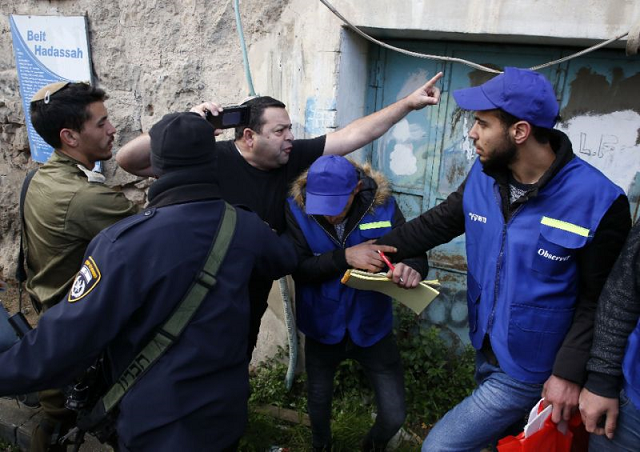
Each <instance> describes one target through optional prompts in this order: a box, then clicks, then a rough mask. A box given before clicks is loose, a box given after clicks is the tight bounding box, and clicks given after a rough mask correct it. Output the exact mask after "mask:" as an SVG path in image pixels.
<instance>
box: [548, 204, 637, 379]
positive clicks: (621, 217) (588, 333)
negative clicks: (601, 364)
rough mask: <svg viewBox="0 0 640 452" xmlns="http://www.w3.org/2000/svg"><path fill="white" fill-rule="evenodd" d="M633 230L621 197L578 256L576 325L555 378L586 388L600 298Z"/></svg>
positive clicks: (555, 369) (557, 361)
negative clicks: (594, 325)
mask: <svg viewBox="0 0 640 452" xmlns="http://www.w3.org/2000/svg"><path fill="white" fill-rule="evenodd" d="M630 228H631V216H630V213H629V201H628V199H627V197H626V196H620V197H619V198H618V199H617V200H615V201H614V203H613V204H612V205H611V207H609V210H607V213H606V214H605V215H604V217H603V218H602V220H601V221H600V225H599V226H598V229H597V230H596V232H595V234H594V237H593V240H592V241H591V243H589V245H587V246H585V247H584V248H583V249H581V250H579V252H578V255H577V263H578V278H579V280H578V300H577V302H576V310H575V313H574V315H573V323H572V324H571V328H570V329H569V332H568V333H567V335H566V337H565V339H564V342H563V343H562V346H561V347H560V350H558V354H557V355H556V359H555V363H554V366H553V374H554V375H555V376H557V377H560V378H564V379H565V380H569V381H572V382H574V383H578V384H580V385H582V384H584V381H585V377H586V365H587V361H588V359H589V351H590V349H591V343H592V339H593V324H594V320H595V314H596V307H597V304H598V297H600V292H601V291H602V287H603V286H604V283H605V281H606V280H607V277H608V276H609V272H610V271H611V267H613V264H614V262H615V261H616V258H617V257H618V255H619V254H620V250H621V249H622V245H623V244H624V241H625V239H626V238H627V235H628V233H629V229H630Z"/></svg>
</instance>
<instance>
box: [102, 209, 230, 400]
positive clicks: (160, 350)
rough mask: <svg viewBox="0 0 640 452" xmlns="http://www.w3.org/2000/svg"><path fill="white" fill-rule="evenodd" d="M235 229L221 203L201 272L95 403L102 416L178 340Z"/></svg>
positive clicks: (213, 279) (208, 286)
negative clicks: (102, 407)
mask: <svg viewBox="0 0 640 452" xmlns="http://www.w3.org/2000/svg"><path fill="white" fill-rule="evenodd" d="M235 226H236V211H235V209H234V208H233V207H232V206H231V205H230V204H227V203H225V209H224V211H223V217H222V221H221V222H220V226H219V227H218V231H217V233H216V236H215V238H214V241H213V243H212V244H211V248H210V249H209V254H208V256H207V260H206V262H205V264H204V266H203V268H202V270H201V271H200V273H199V274H198V276H197V277H196V278H195V280H194V281H193V283H192V284H191V287H190V288H189V290H188V291H187V293H186V294H185V296H184V297H183V298H182V300H181V301H180V303H179V304H178V305H177V307H176V308H175V310H174V311H173V313H172V314H171V316H170V317H169V318H168V319H167V320H166V321H165V322H164V324H163V325H162V326H161V327H160V328H159V329H158V331H157V332H156V334H155V336H154V337H153V338H152V339H151V340H150V341H149V342H148V343H147V345H146V346H145V347H144V348H143V349H142V351H140V353H138V355H137V356H136V357H135V358H134V359H133V361H132V362H131V364H129V367H127V368H126V369H125V371H124V372H123V373H122V374H121V375H120V378H118V381H116V383H114V384H113V386H111V388H109V390H108V391H107V393H106V394H105V395H104V396H103V397H102V399H101V401H99V402H98V403H100V402H102V404H103V405H104V411H105V412H106V413H108V412H109V411H111V410H112V409H113V408H114V407H115V406H116V405H117V404H118V403H119V402H120V400H121V399H122V397H123V396H124V395H125V394H126V393H127V391H128V390H129V389H130V388H131V387H132V386H133V385H134V384H135V382H136V381H138V379H139V378H140V377H141V376H142V375H144V374H145V373H146V372H147V370H149V368H150V367H151V366H152V365H153V364H154V363H155V362H156V361H157V360H158V358H160V357H161V356H162V355H163V354H164V353H165V352H166V351H167V350H168V349H169V347H171V345H173V343H174V342H175V341H177V340H178V338H179V337H180V334H181V333H182V331H183V330H184V328H185V327H186V326H187V324H188V323H189V321H190V320H191V318H192V317H193V315H194V314H195V312H196V311H197V310H198V308H199V307H200V304H201V303H202V300H204V298H205V297H206V296H207V294H208V293H209V291H210V290H211V289H212V288H213V287H214V286H215V285H216V282H217V281H216V274H217V273H218V269H219V268H220V264H221V263H222V261H223V260H224V258H225V256H226V254H227V250H228V249H229V245H230V244H231V239H232V238H233V234H234V231H235Z"/></svg>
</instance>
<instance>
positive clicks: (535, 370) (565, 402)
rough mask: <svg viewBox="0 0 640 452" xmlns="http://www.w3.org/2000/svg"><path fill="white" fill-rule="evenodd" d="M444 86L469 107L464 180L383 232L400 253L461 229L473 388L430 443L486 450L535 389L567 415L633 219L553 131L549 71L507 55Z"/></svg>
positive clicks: (530, 401)
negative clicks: (479, 81) (469, 161)
mask: <svg viewBox="0 0 640 452" xmlns="http://www.w3.org/2000/svg"><path fill="white" fill-rule="evenodd" d="M453 97H454V98H455V100H456V102H457V103H458V105H459V106H460V107H461V108H462V109H465V110H472V111H473V112H474V117H475V121H474V124H473V127H472V128H471V130H470V131H469V135H468V136H469V138H471V139H472V140H473V142H474V146H475V148H476V154H477V156H478V157H477V159H476V161H475V163H474V165H473V167H472V168H471V171H470V172H469V175H468V176H467V179H466V180H465V182H464V183H463V184H462V186H461V187H460V188H459V189H458V190H457V191H456V192H454V193H452V194H450V195H449V196H448V197H447V199H446V200H445V201H444V202H443V203H441V204H439V205H438V206H436V207H434V208H433V209H431V210H429V211H427V212H425V213H423V214H422V215H421V216H419V217H418V218H416V219H414V220H412V221H411V222H408V223H407V224H406V225H405V226H404V227H402V228H399V229H396V230H395V231H392V232H391V234H390V235H389V236H388V237H385V238H383V239H382V240H380V243H383V244H387V245H393V246H396V247H397V248H398V253H397V256H396V258H397V259H402V258H404V257H408V256H412V255H416V254H417V253H424V252H425V251H427V250H429V249H431V248H433V247H434V246H437V245H439V244H442V243H446V242H448V241H449V240H451V239H453V238H454V237H456V236H458V235H461V234H463V233H464V234H466V236H465V239H466V251H467V263H468V273H467V304H468V309H469V336H470V338H471V343H472V344H473V346H474V347H475V348H476V350H477V351H478V352H477V355H476V357H477V359H476V380H477V382H478V388H477V389H476V390H475V391H474V392H473V393H472V395H471V396H469V397H467V398H466V399H465V400H463V401H462V402H461V403H459V404H458V405H457V406H456V407H454V408H453V409H452V410H450V411H449V412H448V413H447V414H446V415H445V416H444V417H443V418H442V419H441V420H440V421H439V422H438V423H437V424H436V425H435V426H434V428H433V429H432V430H431V431H430V433H429V435H428V437H427V438H426V440H425V442H424V444H423V447H422V450H423V451H425V452H434V451H444V450H446V451H477V450H481V449H482V448H484V447H485V446H486V445H487V444H488V443H491V442H494V441H496V440H498V439H499V438H500V437H501V436H502V435H503V434H504V430H505V429H507V428H508V427H509V426H511V425H512V424H514V423H517V422H518V421H519V420H521V419H523V418H524V416H525V414H526V413H528V412H529V410H530V409H531V407H532V406H533V405H534V404H535V403H536V402H537V401H538V400H539V399H540V396H541V395H542V396H543V397H544V398H545V403H547V404H551V405H552V406H553V412H552V419H553V421H554V422H559V421H560V420H561V419H562V418H564V419H569V418H570V417H571V415H572V413H573V412H574V411H575V410H576V409H577V406H578V397H579V394H580V388H581V386H582V384H583V382H584V379H585V375H586V362H587V360H588V357H589V349H590V347H591V337H592V332H593V319H594V313H595V307H596V303H597V300H598V296H599V295H600V291H601V290H602V286H603V285H604V282H605V280H606V277H607V275H608V273H609V270H610V269H611V267H612V265H613V263H614V262H615V259H616V257H617V255H618V253H619V252H620V249H621V247H622V244H623V243H624V239H625V238H626V235H627V233H628V231H629V228H630V224H631V221H630V215H629V203H628V200H627V198H626V196H625V195H624V192H623V191H622V190H621V189H620V188H619V187H617V186H616V185H615V184H613V183H612V182H611V181H610V180H609V179H607V178H606V177H605V176H604V175H603V174H602V173H601V172H600V171H598V170H597V169H596V168H594V167H592V166H591V165H589V164H588V163H586V162H584V161H583V160H581V159H580V158H578V157H577V156H576V155H574V153H573V151H572V148H571V142H570V141H569V138H568V137H567V136H566V135H565V134H564V133H562V132H560V131H557V130H553V127H554V125H555V124H556V121H557V119H558V113H559V106H558V102H557V100H556V95H555V93H554V91H553V86H552V85H551V83H550V82H549V81H548V80H547V79H546V78H545V77H544V76H542V75H541V74H539V73H537V72H534V71H530V70H523V69H517V68H513V67H507V68H505V70H504V73H503V74H500V75H498V76H496V77H495V78H493V79H491V80H489V81H488V82H486V83H484V84H483V85H481V86H477V87H473V88H467V89H462V90H458V91H454V92H453ZM393 277H394V280H395V278H396V275H394V276H393Z"/></svg>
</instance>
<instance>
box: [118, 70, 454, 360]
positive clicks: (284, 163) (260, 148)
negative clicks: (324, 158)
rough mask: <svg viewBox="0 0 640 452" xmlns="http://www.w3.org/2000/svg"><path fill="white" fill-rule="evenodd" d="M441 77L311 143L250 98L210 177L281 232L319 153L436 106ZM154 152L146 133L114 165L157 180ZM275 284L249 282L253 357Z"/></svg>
mask: <svg viewBox="0 0 640 452" xmlns="http://www.w3.org/2000/svg"><path fill="white" fill-rule="evenodd" d="M441 77H442V73H441V72H440V73H438V74H436V75H435V76H434V77H433V78H432V79H431V80H429V81H428V82H427V83H425V84H424V85H423V86H421V87H420V88H419V89H417V90H416V91H414V92H413V93H411V94H409V95H408V96H407V97H405V98H403V99H400V100H399V101H397V102H395V103H393V104H391V105H389V106H388V107H386V108H383V109H382V110H380V111H377V112H375V113H372V114H370V115H368V116H365V117H363V118H360V119H357V120H355V121H353V122H352V123H350V124H348V125H347V126H345V127H344V128H342V129H340V130H337V131H335V132H333V133H330V134H327V135H323V136H320V137H318V138H313V139H304V140H295V139H294V137H293V134H292V133H291V128H292V124H291V119H290V118H289V114H288V112H287V110H286V108H285V105H284V104H283V103H282V102H280V101H278V100H276V99H273V98H271V97H267V96H263V97H256V98H253V99H250V100H248V101H246V102H245V103H244V104H243V105H248V106H249V107H250V108H251V119H250V123H249V124H248V125H247V126H244V127H239V128H237V129H236V131H235V140H234V141H223V142H219V143H217V145H216V157H217V159H216V161H217V166H216V170H215V172H216V174H214V175H212V177H215V178H216V179H217V181H218V184H219V185H220V193H221V194H222V197H223V198H224V199H225V200H226V201H227V202H229V203H230V204H235V205H244V206H247V207H249V208H250V209H251V210H253V211H255V212H256V213H257V214H258V215H259V216H260V218H262V219H263V220H265V221H266V222H267V223H268V224H269V225H270V226H271V227H272V228H273V229H275V230H276V231H277V232H278V233H282V232H283V231H284V228H285V216H284V205H285V201H286V198H287V191H288V188H289V184H290V183H291V182H292V181H293V180H294V179H296V178H297V177H298V176H299V175H300V173H302V171H304V170H305V169H307V168H308V167H309V166H310V165H311V164H312V163H313V162H314V161H315V160H316V159H317V158H318V157H320V156H321V155H325V154H327V155H328V154H334V155H342V156H344V155H346V154H349V153H350V152H353V151H355V150H357V149H360V148H361V147H363V146H365V145H367V144H369V143H371V142H372V141H373V140H375V139H377V138H379V137H381V136H382V135H383V134H384V133H386V132H387V131H388V130H389V129H390V128H391V127H392V126H393V125H394V124H396V123H397V122H398V121H400V120H401V119H402V118H404V117H405V116H406V115H407V114H409V113H410V112H412V111H414V110H420V109H422V108H424V107H426V106H427V105H436V104H437V103H438V102H439V100H440V90H439V89H438V88H437V87H435V84H436V82H437V81H438V80H439V79H440V78H441ZM222 110H223V109H222V108H221V107H220V106H218V105H217V104H215V103H212V102H205V103H203V104H200V105H198V106H196V107H193V108H192V109H191V111H194V112H197V113H199V114H200V115H202V117H203V118H204V117H205V115H206V112H207V111H209V112H211V114H213V115H214V116H217V115H218V114H219V113H220V112H221V111H222ZM220 133H222V131H221V130H216V132H215V134H216V135H219V134H220ZM150 153H151V144H150V139H149V135H148V134H143V135H141V136H139V137H137V138H135V139H134V140H132V141H130V142H129V143H127V144H126V145H124V146H123V147H122V148H121V149H120V151H119V152H118V153H117V155H116V161H117V162H118V164H119V165H120V166H121V167H122V168H123V169H124V170H126V171H128V172H130V173H132V174H136V175H138V176H157V175H158V174H157V172H155V171H154V168H152V166H151V161H150ZM272 283H273V281H270V280H269V281H266V280H263V279H260V278H257V277H255V278H252V279H251V282H250V284H249V292H250V299H251V331H250V337H249V347H250V348H249V354H250V353H251V352H252V351H253V348H254V347H255V344H256V341H257V337H258V330H259V327H260V320H261V318H262V315H263V314H264V312H265V310H266V308H267V298H268V296H269V291H270V289H271V285H272Z"/></svg>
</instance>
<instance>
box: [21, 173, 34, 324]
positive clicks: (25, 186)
mask: <svg viewBox="0 0 640 452" xmlns="http://www.w3.org/2000/svg"><path fill="white" fill-rule="evenodd" d="M36 171H38V169H37V168H36V169H34V170H31V171H29V172H28V173H27V175H26V176H25V178H24V182H23V183H22V189H21V190H20V251H19V252H18V265H16V280H17V281H18V304H19V312H22V285H23V283H24V282H25V281H26V280H27V270H26V267H25V262H24V259H25V255H24V239H25V234H26V233H27V230H26V228H25V222H24V200H25V198H26V197H27V190H28V189H29V184H31V179H33V176H34V175H35V174H36ZM34 308H35V309H36V311H37V312H40V306H37V305H36V304H35V303H34Z"/></svg>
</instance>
